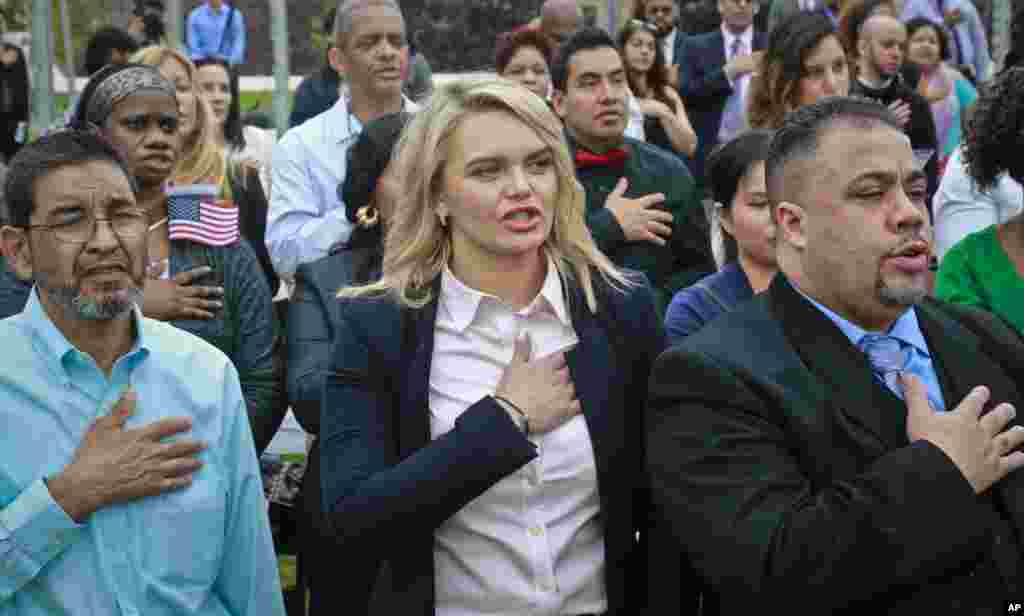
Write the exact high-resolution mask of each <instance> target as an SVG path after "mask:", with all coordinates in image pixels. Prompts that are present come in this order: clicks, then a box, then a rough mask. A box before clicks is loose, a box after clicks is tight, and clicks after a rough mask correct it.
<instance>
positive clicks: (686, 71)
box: [679, 28, 768, 179]
mask: <svg viewBox="0 0 1024 616" xmlns="http://www.w3.org/2000/svg"><path fill="white" fill-rule="evenodd" d="M767 42H768V37H767V35H765V33H764V32H761V31H759V30H757V29H756V28H755V29H754V51H758V50H760V49H764V47H765V45H766V44H767ZM682 58H683V59H682V60H681V61H679V91H680V93H681V94H682V97H683V104H685V105H686V113H687V114H689V116H690V123H691V124H693V130H694V131H695V132H696V133H697V152H696V153H695V154H694V161H693V162H694V164H693V165H692V168H691V171H693V176H694V177H696V178H700V179H702V178H703V177H704V163H705V162H706V161H705V159H706V158H707V155H708V154H709V153H710V152H711V150H712V149H713V148H714V147H715V144H717V143H718V130H719V128H721V126H722V111H723V110H724V109H725V102H726V101H727V100H728V99H729V97H730V96H731V95H732V92H733V88H732V86H731V85H729V80H728V79H727V78H726V76H725V37H723V36H722V30H721V29H716V30H713V31H711V32H708V33H706V34H700V35H697V36H691V37H688V38H687V39H686V45H685V46H684V47H683V56H682Z"/></svg>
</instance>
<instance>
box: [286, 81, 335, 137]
mask: <svg viewBox="0 0 1024 616" xmlns="http://www.w3.org/2000/svg"><path fill="white" fill-rule="evenodd" d="M340 83H341V79H339V78H338V73H337V71H335V70H334V69H333V68H331V67H330V66H325V67H323V68H321V69H320V70H318V71H317V72H315V73H313V74H312V75H308V76H306V77H305V78H304V79H303V80H302V82H300V83H299V87H298V88H296V90H295V98H294V100H293V101H292V112H291V114H290V115H289V116H288V127H289V128H294V127H296V126H298V125H299V124H302V123H303V122H305V121H306V120H308V119H310V118H312V117H314V116H318V115H320V114H321V113H323V112H325V111H327V110H328V109H330V108H331V107H333V106H334V103H336V102H338V84H340Z"/></svg>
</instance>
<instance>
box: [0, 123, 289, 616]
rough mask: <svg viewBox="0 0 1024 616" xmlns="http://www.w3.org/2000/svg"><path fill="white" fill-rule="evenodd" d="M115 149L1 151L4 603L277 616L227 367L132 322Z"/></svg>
mask: <svg viewBox="0 0 1024 616" xmlns="http://www.w3.org/2000/svg"><path fill="white" fill-rule="evenodd" d="M136 190H137V189H136V187H135V185H134V184H133V181H132V179H131V178H130V175H129V173H128V171H127V168H126V166H125V163H124V161H123V160H122V159H121V158H120V156H119V154H118V153H117V152H116V151H115V150H114V148H113V146H111V145H110V144H109V143H107V142H106V141H104V140H103V139H102V138H100V137H98V136H96V135H94V134H93V133H86V132H78V131H59V132H56V133H52V134H51V135H49V136H47V137H44V138H42V139H40V140H38V141H36V142H34V143H31V144H29V145H27V146H25V147H24V148H23V149H22V150H21V151H20V152H19V153H18V155H17V156H16V157H15V158H14V159H13V161H12V162H11V167H10V170H9V174H8V178H7V181H6V185H5V193H6V197H7V201H8V207H9V214H10V220H9V224H8V225H7V226H4V227H3V228H2V229H0V240H2V247H3V252H4V254H6V255H7V257H8V259H9V264H10V266H11V267H12V268H13V269H14V270H15V271H16V272H17V273H18V274H19V276H20V277H22V278H25V279H29V278H33V279H34V280H35V286H34V288H33V291H32V293H31V295H30V297H29V300H28V303H27V304H26V305H25V308H24V310H22V312H21V313H19V314H17V315H15V316H12V317H10V318H7V319H3V320H0V340H3V344H4V352H3V353H2V354H0V425H2V426H3V429H2V430H0V612H3V613H4V614H13V615H17V616H35V615H43V614H53V613H61V614H72V615H75V614H82V615H85V614H88V615H90V616H91V615H93V614H182V613H189V614H196V615H209V616H213V615H219V614H265V615H273V616H284V613H285V612H284V604H283V600H282V597H281V590H280V582H279V580H278V573H277V565H276V559H275V556H274V546H273V539H272V537H271V533H270V524H269V520H268V518H267V513H266V506H265V503H264V499H263V489H262V483H261V479H260V471H259V466H258V463H257V459H256V450H255V447H254V445H253V440H252V433H251V430H250V429H249V423H248V420H247V414H246V409H245V401H244V398H243V397H242V390H241V385H240V382H239V376H238V372H237V371H236V370H235V368H234V366H233V365H232V363H231V361H230V360H229V359H228V358H227V357H226V356H225V355H224V354H223V353H221V352H220V351H218V350H216V349H215V348H214V347H212V346H210V345H209V344H207V343H205V342H203V341H202V340H200V339H199V338H196V337H195V336H193V335H191V334H189V333H186V332H184V331H183V330H180V329H178V328H176V327H173V326H171V325H168V324H164V323H162V322H159V321H155V320H152V319H149V318H146V317H144V316H143V315H142V312H141V310H140V308H139V304H140V303H141V300H142V289H143V286H144V284H145V265H146V262H147V252H148V247H147V231H148V230H149V218H148V216H147V214H146V211H145V210H143V209H142V208H140V207H139V206H138V204H137V202H136Z"/></svg>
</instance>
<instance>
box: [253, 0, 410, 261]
mask: <svg viewBox="0 0 1024 616" xmlns="http://www.w3.org/2000/svg"><path fill="white" fill-rule="evenodd" d="M328 58H329V60H330V63H331V66H332V67H334V69H335V70H336V71H338V74H340V75H345V77H346V79H345V81H344V82H343V85H342V92H341V96H340V97H339V98H338V102H337V103H335V104H334V106H333V107H331V108H330V109H328V110H327V111H325V112H323V113H321V114H320V115H318V116H314V117H313V118H311V119H309V120H307V121H306V122H304V123H303V124H301V125H299V126H297V127H295V128H293V129H291V130H289V131H288V132H287V133H285V134H284V136H283V137H281V141H279V142H278V144H277V146H276V147H275V148H274V154H273V159H274V165H273V170H272V175H271V192H270V207H269V210H268V213H267V235H266V238H267V248H268V249H269V252H270V260H271V262H272V263H273V265H274V269H275V270H276V271H277V274H278V276H280V277H282V278H284V279H286V280H289V279H291V277H292V276H293V275H294V274H295V269H296V268H297V267H298V266H299V265H300V264H302V263H311V262H313V261H316V260H317V259H320V258H323V257H325V256H326V255H327V254H328V253H329V252H330V251H331V248H332V247H334V246H336V245H337V244H341V243H344V242H345V241H347V240H348V237H349V235H350V234H351V233H352V221H349V220H348V218H346V217H345V204H344V203H342V202H341V199H340V198H339V197H338V185H340V184H341V183H342V182H343V181H344V180H345V166H346V161H347V158H348V156H347V153H348V149H349V148H350V147H351V146H352V144H353V143H354V142H355V140H356V137H358V136H359V133H360V132H362V130H363V126H365V125H366V124H367V123H369V122H370V121H372V120H375V119H376V118H379V117H381V116H384V115H387V114H390V113H397V112H399V111H402V110H403V109H404V110H406V111H415V110H416V109H417V107H416V105H415V104H414V103H413V102H412V101H410V100H408V99H406V98H405V97H404V96H403V95H402V85H403V83H404V78H405V75H406V73H407V72H408V70H409V43H408V39H407V37H406V30H405V19H404V18H403V17H402V11H401V8H400V7H399V5H398V2H397V1H396V0H341V2H340V4H339V5H338V10H337V13H336V15H335V18H334V47H332V48H331V50H330V52H328Z"/></svg>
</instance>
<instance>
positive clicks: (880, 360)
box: [858, 334, 945, 411]
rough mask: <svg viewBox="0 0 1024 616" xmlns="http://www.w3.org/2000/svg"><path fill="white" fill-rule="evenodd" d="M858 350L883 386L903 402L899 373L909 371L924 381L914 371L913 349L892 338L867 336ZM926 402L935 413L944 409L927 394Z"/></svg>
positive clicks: (875, 335)
mask: <svg viewBox="0 0 1024 616" xmlns="http://www.w3.org/2000/svg"><path fill="white" fill-rule="evenodd" d="M858 346H859V347H860V350H861V351H863V352H864V354H865V355H867V357H868V362H869V363H870V364H871V368H872V370H874V372H875V376H877V377H878V378H879V379H880V380H881V381H882V382H883V383H885V385H886V386H887V387H888V388H889V389H890V390H891V391H892V393H894V394H896V396H897V397H899V399H900V400H903V399H904V398H903V388H902V387H901V386H900V384H899V375H900V373H901V372H906V371H909V372H910V373H911V374H914V375H916V376H917V377H918V378H920V379H921V380H922V381H924V375H922V374H919V373H918V372H919V370H915V368H916V366H915V365H914V364H913V359H914V347H913V346H911V345H910V344H907V343H906V342H903V341H902V340H900V339H899V338H896V337H894V336H883V335H880V334H867V335H865V336H864V337H863V338H861V340H860V344H859V345H858ZM928 402H930V403H931V405H932V408H934V409H935V410H937V411H941V410H943V409H944V407H945V405H944V404H943V403H942V402H941V401H938V400H936V399H935V398H934V396H932V395H931V393H930V392H929V394H928Z"/></svg>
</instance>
